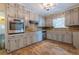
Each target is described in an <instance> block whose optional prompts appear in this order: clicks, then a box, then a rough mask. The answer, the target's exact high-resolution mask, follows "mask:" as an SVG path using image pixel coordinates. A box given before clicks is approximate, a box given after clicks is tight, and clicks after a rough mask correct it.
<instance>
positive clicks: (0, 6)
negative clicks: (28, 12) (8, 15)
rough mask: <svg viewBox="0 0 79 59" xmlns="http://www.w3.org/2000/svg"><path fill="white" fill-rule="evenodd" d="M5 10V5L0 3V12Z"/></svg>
mask: <svg viewBox="0 0 79 59" xmlns="http://www.w3.org/2000/svg"><path fill="white" fill-rule="evenodd" d="M3 10H5V4H4V3H0V11H3Z"/></svg>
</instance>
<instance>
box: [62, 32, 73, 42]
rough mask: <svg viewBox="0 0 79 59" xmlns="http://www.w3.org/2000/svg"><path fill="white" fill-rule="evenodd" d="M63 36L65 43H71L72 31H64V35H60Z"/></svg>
mask: <svg viewBox="0 0 79 59" xmlns="http://www.w3.org/2000/svg"><path fill="white" fill-rule="evenodd" d="M62 37H64V38H62V39H63V42H65V43H72V33H71V32H65V34H64V36H62Z"/></svg>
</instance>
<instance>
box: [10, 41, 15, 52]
mask: <svg viewBox="0 0 79 59" xmlns="http://www.w3.org/2000/svg"><path fill="white" fill-rule="evenodd" d="M9 42H10V45H9V46H10V52H11V51H14V50H16V43H15V40H10V41H9Z"/></svg>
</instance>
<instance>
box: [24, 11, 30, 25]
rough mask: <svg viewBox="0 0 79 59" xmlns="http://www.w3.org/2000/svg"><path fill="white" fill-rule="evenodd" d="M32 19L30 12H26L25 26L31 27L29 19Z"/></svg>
mask: <svg viewBox="0 0 79 59" xmlns="http://www.w3.org/2000/svg"><path fill="white" fill-rule="evenodd" d="M29 17H30V12H29V11H26V12H25V15H24V18H25V26H29V19H30V18H29Z"/></svg>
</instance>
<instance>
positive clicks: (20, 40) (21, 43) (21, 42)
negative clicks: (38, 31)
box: [19, 39, 24, 48]
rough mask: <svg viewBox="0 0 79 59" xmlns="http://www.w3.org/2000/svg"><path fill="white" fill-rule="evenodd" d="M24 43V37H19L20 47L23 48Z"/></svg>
mask: <svg viewBox="0 0 79 59" xmlns="http://www.w3.org/2000/svg"><path fill="white" fill-rule="evenodd" d="M23 44H24V43H23V39H19V48H22V47H23V46H24V45H23Z"/></svg>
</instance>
